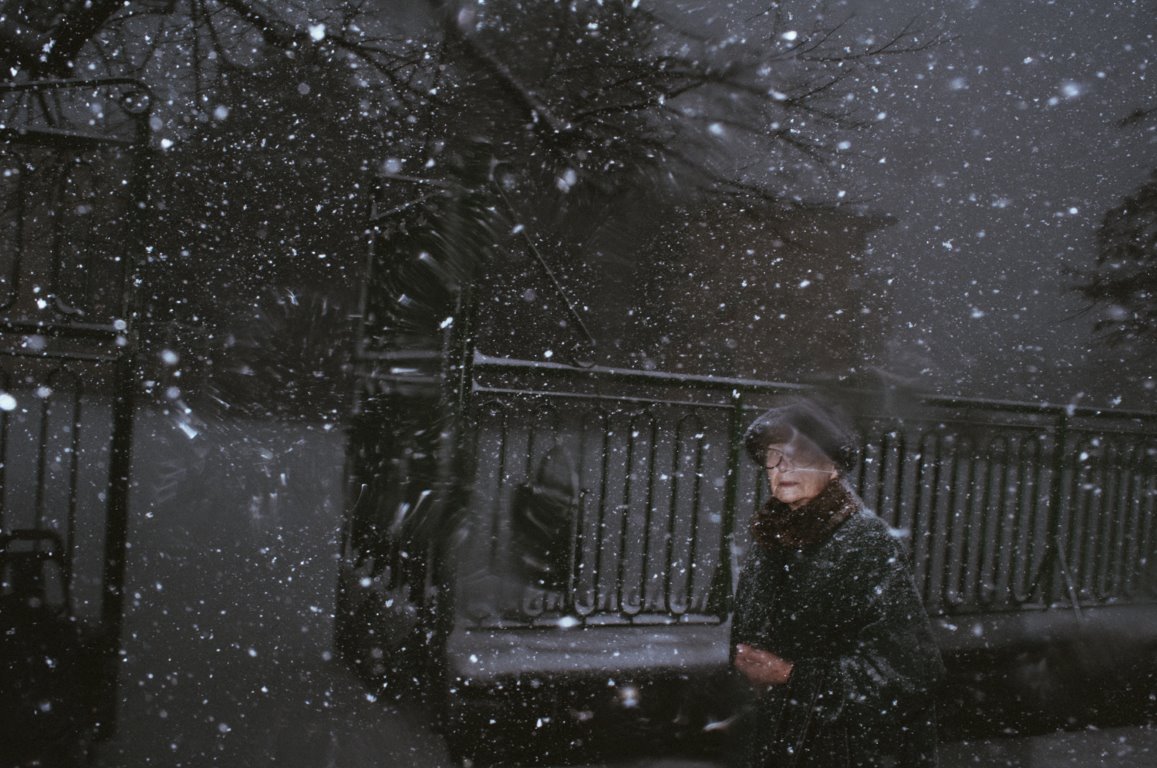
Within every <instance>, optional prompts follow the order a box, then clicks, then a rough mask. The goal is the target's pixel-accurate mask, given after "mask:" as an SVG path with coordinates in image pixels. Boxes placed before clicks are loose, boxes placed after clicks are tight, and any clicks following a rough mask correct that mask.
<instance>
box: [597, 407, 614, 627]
mask: <svg viewBox="0 0 1157 768" xmlns="http://www.w3.org/2000/svg"><path fill="white" fill-rule="evenodd" d="M611 424H612V421H611V417H610V414H608V415H607V419H606V428H605V429H604V430H603V451H602V458H603V461H602V467H601V472H602V475H601V477H600V481H599V517H598V527H597V529H596V533H595V573H594V590H595V610H596V611H599V610H602V606H603V592H602V590H603V570H604V568H603V564H604V562H605V554H606V549H607V547H606V531H607V494H608V487H607V472H608V471H609V469H610V461H611ZM606 602H607V608H608V609H609V608H610V605H609V604H610V595H608V596H607V601H606Z"/></svg>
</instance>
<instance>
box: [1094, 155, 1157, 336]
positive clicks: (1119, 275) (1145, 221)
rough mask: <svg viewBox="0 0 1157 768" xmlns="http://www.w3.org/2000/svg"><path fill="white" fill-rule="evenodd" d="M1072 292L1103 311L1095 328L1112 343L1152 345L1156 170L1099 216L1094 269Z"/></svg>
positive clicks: (1156, 330) (1156, 308)
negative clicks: (1137, 187) (1075, 291)
mask: <svg viewBox="0 0 1157 768" xmlns="http://www.w3.org/2000/svg"><path fill="white" fill-rule="evenodd" d="M1078 275H1079V277H1080V279H1081V282H1080V283H1079V284H1078V285H1077V286H1076V287H1075V288H1076V290H1077V291H1078V292H1079V293H1080V294H1081V295H1082V296H1084V297H1085V298H1086V299H1088V300H1089V302H1090V303H1091V305H1092V307H1095V308H1098V309H1100V310H1102V311H1103V314H1102V315H1101V316H1100V317H1099V318H1098V319H1097V320H1096V323H1095V326H1094V327H1095V330H1096V332H1097V333H1099V334H1100V335H1101V336H1102V337H1103V338H1104V339H1105V340H1106V341H1107V342H1109V343H1110V344H1112V345H1123V344H1131V343H1134V342H1141V343H1148V344H1151V343H1153V342H1157V171H1154V172H1153V173H1152V175H1150V177H1149V180H1148V181H1147V182H1146V183H1145V184H1143V185H1141V187H1140V188H1139V189H1137V190H1136V191H1135V192H1134V193H1133V194H1132V195H1130V196H1129V197H1127V198H1126V199H1125V201H1124V202H1123V203H1121V204H1120V205H1119V206H1117V207H1116V208H1113V209H1112V210H1110V211H1109V212H1107V213H1106V214H1105V217H1104V219H1102V221H1101V227H1100V229H1099V230H1098V231H1097V260H1096V266H1095V267H1094V268H1093V269H1091V270H1087V271H1084V272H1080V273H1078Z"/></svg>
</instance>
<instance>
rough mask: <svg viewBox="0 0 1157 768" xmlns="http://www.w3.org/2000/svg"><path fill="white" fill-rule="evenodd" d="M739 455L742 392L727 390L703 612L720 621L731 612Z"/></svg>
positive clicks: (741, 453)
mask: <svg viewBox="0 0 1157 768" xmlns="http://www.w3.org/2000/svg"><path fill="white" fill-rule="evenodd" d="M742 456H743V393H742V392H740V391H739V390H738V389H733V390H732V391H731V429H730V435H729V440H728V446H727V484H726V490H725V491H724V497H723V519H722V521H721V525H720V536H719V565H718V566H717V567H716V569H715V578H714V580H713V581H712V584H711V588H710V591H709V592H708V595H707V611H708V612H709V613H714V614H715V615H717V616H718V617H719V618H720V620H723V619H726V618H727V615H728V614H729V613H730V612H731V594H732V591H733V585H732V574H731V545H732V540H733V537H734V535H735V532H734V528H735V518H736V512H737V506H738V502H739V471H740V462H741V460H742Z"/></svg>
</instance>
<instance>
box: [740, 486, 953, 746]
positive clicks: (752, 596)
mask: <svg viewBox="0 0 1157 768" xmlns="http://www.w3.org/2000/svg"><path fill="white" fill-rule="evenodd" d="M849 494H850V492H849ZM851 497H852V498H853V499H855V500H856V502H857V506H858V508H857V510H856V511H855V512H854V513H853V514H851V516H849V517H848V518H847V519H846V520H844V521H843V522H842V523H841V524H840V525H839V527H838V528H836V529H835V531H834V532H833V533H832V534H831V535H830V537H829V538H827V539H826V540H824V541H823V542H821V543H819V544H815V545H812V546H808V547H803V548H798V549H797V548H792V547H782V546H766V545H760V544H754V545H753V546H752V548H751V551H750V553H749V554H748V556H747V560H746V562H745V563H744V566H743V570H742V573H741V575H740V577H739V585H738V588H737V591H736V596H735V611H734V615H733V619H732V622H733V623H732V634H731V648H732V654H734V652H735V650H734V649H735V646H736V645H737V644H739V643H746V644H748V645H752V646H754V647H756V648H761V649H764V650H768V651H772V652H773V653H776V654H778V655H779V656H781V657H783V658H785V659H788V660H789V661H792V662H793V663H794V668H793V670H792V673H791V676H790V679H789V680H788V682H787V683H786V684H784V685H780V686H775V687H772V688H769V689H768V690H767V691H766V692H764V693H762V694H760V695H758V697H757V698H756V699H755V701H754V702H753V703H752V704H751V707H750V709H749V710H748V712H747V715H746V716H745V718H744V727H743V728H742V735H741V737H740V738H741V741H742V743H741V744H740V745H739V749H738V754H737V757H738V761H739V762H740V763H741V764H742V765H743V766H746V767H747V768H821V767H822V768H837V767H838V768H845V767H851V766H877V765H883V764H885V762H884V761H883V756H884V755H895V756H896V762H895V765H896V766H902V767H903V768H908V767H909V766H934V765H935V764H936V725H935V712H934V706H933V694H934V689H935V687H936V685H937V683H938V681H939V679H940V677H941V676H942V674H943V665H942V662H941V660H940V654H939V651H938V650H937V648H936V645H935V642H934V641H933V638H932V634H931V628H930V626H929V622H928V618H927V615H926V614H925V612H924V607H923V605H922V604H921V601H920V597H919V594H918V593H917V591H916V587H915V584H914V582H913V580H912V575H911V571H910V569H909V567H908V563H907V559H906V554H905V551H904V548H903V547H902V546H901V543H900V542H899V541H898V540H897V539H896V538H895V537H894V536H893V535H891V531H890V529H889V527H888V526H887V525H886V524H885V523H884V522H883V521H882V520H881V519H880V518H878V517H876V516H875V515H874V514H872V513H871V512H869V511H866V510H865V509H864V508H863V505H862V503H860V502H859V500H858V498H856V497H855V496H854V494H852V495H851ZM887 764H891V763H887Z"/></svg>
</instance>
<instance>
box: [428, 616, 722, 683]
mask: <svg viewBox="0 0 1157 768" xmlns="http://www.w3.org/2000/svg"><path fill="white" fill-rule="evenodd" d="M728 631H729V630H728V626H726V625H708V626H672V627H655V626H650V627H645V628H639V627H588V628H585V629H583V628H574V629H526V630H475V631H462V632H456V633H454V634H453V635H451V637H450V642H449V648H448V650H449V655H450V660H451V662H450V663H451V665H452V669H453V671H454V672H455V674H457V675H460V676H462V677H466V678H468V679H470V680H474V681H478V682H489V681H494V680H497V679H500V678H503V677H513V676H517V675H519V674H524V673H526V672H527V671H528V670H532V671H533V672H535V673H538V674H543V675H554V674H567V673H570V674H598V673H601V672H604V671H605V672H607V673H612V674H613V673H616V672H618V673H620V674H621V673H624V672H629V671H631V670H650V671H656V670H665V671H671V672H693V671H709V670H712V669H722V668H723V667H724V666H725V665H726V664H727V633H728Z"/></svg>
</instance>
